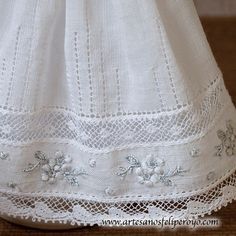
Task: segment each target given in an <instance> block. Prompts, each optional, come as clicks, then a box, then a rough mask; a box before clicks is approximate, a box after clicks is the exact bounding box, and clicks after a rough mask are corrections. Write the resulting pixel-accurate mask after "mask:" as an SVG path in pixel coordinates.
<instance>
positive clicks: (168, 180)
mask: <svg viewBox="0 0 236 236" xmlns="http://www.w3.org/2000/svg"><path fill="white" fill-rule="evenodd" d="M161 181H162V183H163V184H165V185H166V186H171V185H172V184H173V183H172V181H171V180H170V179H167V178H166V177H162V178H161Z"/></svg>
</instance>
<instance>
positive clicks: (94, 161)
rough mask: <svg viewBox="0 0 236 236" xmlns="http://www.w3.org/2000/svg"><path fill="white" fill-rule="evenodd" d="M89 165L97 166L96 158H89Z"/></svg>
mask: <svg viewBox="0 0 236 236" xmlns="http://www.w3.org/2000/svg"><path fill="white" fill-rule="evenodd" d="M89 165H90V166H91V167H95V166H96V160H94V159H93V158H90V159H89Z"/></svg>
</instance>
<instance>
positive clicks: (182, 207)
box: [0, 171, 236, 225]
mask: <svg viewBox="0 0 236 236" xmlns="http://www.w3.org/2000/svg"><path fill="white" fill-rule="evenodd" d="M232 200H236V171H234V172H233V174H231V175H230V176H228V177H227V178H226V179H225V180H223V181H222V182H220V183H219V184H218V185H217V186H214V187H213V188H211V189H209V190H207V191H205V192H202V193H199V194H197V195H192V196H186V197H178V198H174V197H171V198H165V199H163V200H148V199H145V200H130V199H123V200H121V201H113V202H112V200H111V201H103V202H102V201H96V200H86V199H83V198H82V199H78V198H75V197H69V196H68V197H66V196H63V197H61V196H53V195H52V194H47V195H46V196H42V195H39V194H32V193H30V194H19V193H14V192H11V193H10V192H7V193H6V192H5V193H4V192H0V209H1V214H6V215H8V216H13V217H21V218H22V219H28V218H31V219H32V220H33V221H43V222H45V223H46V222H53V223H55V222H59V223H70V224H71V225H75V224H77V225H94V224H98V225H100V224H102V221H103V220H105V219H120V220H126V219H144V218H145V219H150V218H151V219H159V218H162V217H170V216H172V217H174V218H197V217H199V216H201V217H203V216H204V215H206V214H211V213H212V212H213V211H217V210H219V209H220V208H221V207H222V206H226V205H227V204H228V203H230V202H232Z"/></svg>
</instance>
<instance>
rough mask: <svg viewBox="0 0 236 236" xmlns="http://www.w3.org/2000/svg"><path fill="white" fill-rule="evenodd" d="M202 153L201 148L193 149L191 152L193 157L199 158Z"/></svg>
mask: <svg viewBox="0 0 236 236" xmlns="http://www.w3.org/2000/svg"><path fill="white" fill-rule="evenodd" d="M200 154H201V152H200V149H199V148H193V149H192V150H191V151H190V155H191V156H192V157H198V156H200Z"/></svg>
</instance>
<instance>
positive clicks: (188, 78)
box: [0, 0, 236, 225]
mask: <svg viewBox="0 0 236 236" xmlns="http://www.w3.org/2000/svg"><path fill="white" fill-rule="evenodd" d="M235 169H236V110H235V107H234V105H233V103H232V100H231V97H230V95H229V94H228V91H227V89H226V87H225V84H224V80H223V78H222V73H221V71H220V69H219V68H218V66H217V63H216V62H215V59H214V57H213V55H212V52H211V49H210V47H209V45H208V42H207V40H206V37H205V34H204V32H203V29H202V26H201V24H200V21H199V18H198V15H197V13H196V9H195V6H194V4H193V2H192V0H165V1H163V0H148V1H147V0H129V1H127V0H67V1H66V0H7V1H5V0H0V212H1V214H2V215H7V216H9V217H19V218H22V219H28V218H30V219H32V220H34V221H41V222H45V223H46V222H53V223H59V224H60V223H62V224H63V223H69V224H72V225H73V224H74V225H86V224H89V225H94V224H99V225H100V224H102V221H103V220H104V219H122V220H124V219H150V218H155V219H158V218H162V217H168V216H172V217H175V218H186V217H189V218H191V217H198V216H204V215H206V214H210V213H211V212H213V211H214V210H218V209H220V208H221V206H224V205H226V204H227V203H229V202H231V201H232V200H233V199H235V198H236V174H235Z"/></svg>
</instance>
